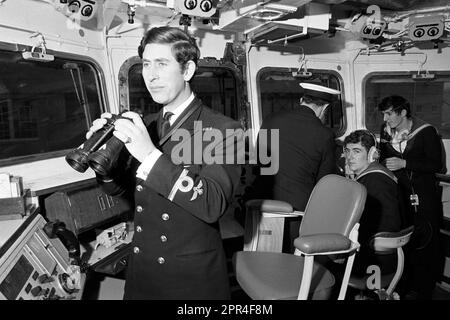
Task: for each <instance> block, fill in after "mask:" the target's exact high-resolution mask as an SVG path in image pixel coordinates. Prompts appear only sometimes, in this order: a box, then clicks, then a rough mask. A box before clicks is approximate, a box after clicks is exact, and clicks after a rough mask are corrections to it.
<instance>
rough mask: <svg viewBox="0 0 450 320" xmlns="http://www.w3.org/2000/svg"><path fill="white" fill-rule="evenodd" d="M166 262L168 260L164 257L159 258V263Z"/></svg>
mask: <svg viewBox="0 0 450 320" xmlns="http://www.w3.org/2000/svg"><path fill="white" fill-rule="evenodd" d="M165 262H166V260H165V259H164V258H163V257H159V258H158V263H159V264H164V263H165Z"/></svg>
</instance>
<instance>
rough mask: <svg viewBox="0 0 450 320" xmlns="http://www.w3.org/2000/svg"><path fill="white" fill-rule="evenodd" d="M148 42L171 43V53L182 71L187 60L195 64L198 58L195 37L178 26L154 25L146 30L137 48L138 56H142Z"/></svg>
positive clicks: (198, 52) (198, 51) (198, 53)
mask: <svg viewBox="0 0 450 320" xmlns="http://www.w3.org/2000/svg"><path fill="white" fill-rule="evenodd" d="M150 43H157V44H171V45H172V53H173V55H174V57H175V59H176V60H177V62H178V63H179V64H180V65H181V69H182V70H183V71H184V70H185V68H186V63H187V62H188V61H189V60H192V61H193V62H194V63H195V65H197V62H198V59H199V58H200V50H199V48H198V46H197V44H196V42H195V39H194V38H193V37H191V36H190V35H189V34H187V33H186V32H184V31H183V30H181V29H178V28H174V27H155V28H152V29H150V30H148V31H147V32H146V33H145V35H144V37H143V38H142V40H141V44H140V45H139V48H138V54H139V57H140V58H142V54H143V53H144V49H145V46H146V45H147V44H150Z"/></svg>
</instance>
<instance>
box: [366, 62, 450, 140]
mask: <svg viewBox="0 0 450 320" xmlns="http://www.w3.org/2000/svg"><path fill="white" fill-rule="evenodd" d="M427 72H428V73H430V74H434V75H436V76H439V75H445V76H448V77H449V78H450V71H447V70H427ZM414 74H417V71H374V72H370V73H368V74H366V75H365V76H364V78H363V79H362V82H361V83H362V89H361V98H362V103H361V105H362V111H361V112H362V115H361V120H362V122H363V126H364V128H365V129H367V130H369V129H368V128H367V121H366V116H367V112H366V111H367V105H366V101H367V99H366V88H367V82H368V81H369V79H370V78H372V77H374V76H410V77H412V76H413V75H414ZM417 82H419V83H420V82H422V81H420V80H417ZM424 82H426V81H424ZM399 83H401V82H399ZM449 83H450V81H449ZM393 94H394V93H393ZM409 102H410V103H411V101H409ZM414 111H415V110H411V114H412V115H414ZM433 126H435V125H433ZM380 128H381V124H380V127H379V128H377V131H375V132H374V134H375V136H376V137H379V135H380V132H379V130H380ZM436 129H438V132H439V134H440V135H442V134H441V131H442V130H441V126H439V127H438V128H436ZM441 138H442V139H443V140H444V139H450V136H449V137H448V138H445V137H441Z"/></svg>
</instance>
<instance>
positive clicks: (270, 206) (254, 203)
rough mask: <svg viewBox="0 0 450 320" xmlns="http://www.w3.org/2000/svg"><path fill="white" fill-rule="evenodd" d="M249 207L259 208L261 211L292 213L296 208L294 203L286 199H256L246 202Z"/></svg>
mask: <svg viewBox="0 0 450 320" xmlns="http://www.w3.org/2000/svg"><path fill="white" fill-rule="evenodd" d="M246 206H247V208H249V209H250V208H251V209H257V210H259V211H261V212H268V213H272V212H280V213H292V212H294V208H293V207H292V205H290V204H289V203H287V202H285V201H279V200H268V199H254V200H249V201H247V202H246Z"/></svg>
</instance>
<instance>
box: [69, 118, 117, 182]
mask: <svg viewBox="0 0 450 320" xmlns="http://www.w3.org/2000/svg"><path fill="white" fill-rule="evenodd" d="M121 118H123V117H121V116H120V115H112V117H111V118H109V119H108V118H107V119H106V124H105V125H104V126H103V128H101V129H100V130H98V131H96V132H94V134H93V135H92V136H91V137H90V138H89V139H87V140H86V141H85V142H84V143H83V144H81V145H80V146H79V147H78V148H76V149H74V150H72V151H70V152H69V153H68V154H67V155H66V161H67V163H68V164H69V165H70V166H71V167H72V168H74V169H75V170H77V171H78V172H81V173H83V172H85V171H86V170H87V169H88V167H91V168H92V169H93V170H94V171H95V172H96V173H98V174H100V175H102V176H108V175H109V173H110V172H111V170H112V169H113V168H114V167H115V165H116V162H117V159H118V158H119V154H120V152H121V150H122V148H123V146H124V143H123V142H122V141H120V140H119V139H117V138H116V137H115V136H114V135H113V131H114V122H115V121H116V120H117V119H121Z"/></svg>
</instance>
